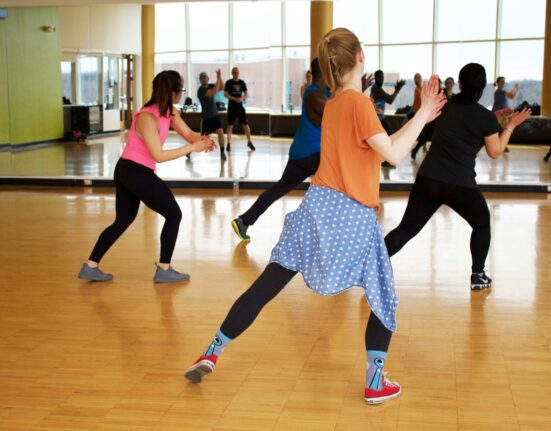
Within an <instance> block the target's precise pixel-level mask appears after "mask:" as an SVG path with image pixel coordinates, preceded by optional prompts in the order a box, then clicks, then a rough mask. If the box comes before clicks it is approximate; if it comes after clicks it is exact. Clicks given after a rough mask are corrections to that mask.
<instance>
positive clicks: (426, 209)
mask: <svg viewBox="0 0 551 431" xmlns="http://www.w3.org/2000/svg"><path fill="white" fill-rule="evenodd" d="M441 205H447V206H449V207H450V208H451V209H453V210H454V211H455V212H457V213H458V214H459V215H460V216H461V217H463V218H464V219H465V220H466V221H467V223H469V225H471V227H472V228H473V232H472V234H471V256H472V271H473V272H482V271H483V270H484V262H485V261H486V256H487V255H488V250H489V248H490V211H489V209H488V205H487V204H486V200H485V199H484V196H482V193H481V192H480V189H479V188H478V187H477V188H468V187H461V186H456V185H454V184H449V183H445V182H442V181H438V180H434V179H431V178H427V177H423V176H421V175H417V178H416V179H415V184H414V185H413V188H412V189H411V193H410V195H409V200H408V204H407V208H406V212H405V213H404V216H403V218H402V221H401V222H400V224H399V225H398V227H397V228H396V229H394V230H392V231H391V232H389V233H388V235H387V236H386V237H385V243H386V248H387V250H388V254H389V256H393V255H394V254H396V253H397V252H398V251H400V249H401V248H402V247H403V246H404V245H405V244H406V243H407V242H408V241H409V240H410V239H412V238H413V237H414V236H415V235H417V234H418V233H419V231H421V229H422V228H423V226H424V225H425V224H426V223H427V222H428V221H429V219H430V218H431V217H432V215H433V214H434V213H435V212H436V210H437V209H438V208H439V207H440V206H441Z"/></svg>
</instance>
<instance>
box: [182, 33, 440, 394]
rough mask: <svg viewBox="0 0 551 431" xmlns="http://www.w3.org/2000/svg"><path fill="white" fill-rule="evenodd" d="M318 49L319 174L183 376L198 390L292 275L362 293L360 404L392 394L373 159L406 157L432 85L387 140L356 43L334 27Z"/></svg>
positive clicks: (391, 326)
mask: <svg viewBox="0 0 551 431" xmlns="http://www.w3.org/2000/svg"><path fill="white" fill-rule="evenodd" d="M318 52H319V56H318V57H319V61H320V68H321V70H322V72H323V76H324V78H325V81H326V82H327V83H328V85H329V87H330V89H331V93H332V95H333V96H332V98H331V99H330V100H328V101H327V102H326V104H325V109H324V113H323V119H322V135H321V161H320V166H319V169H318V171H317V172H316V174H315V175H314V177H313V179H312V184H311V186H310V188H309V189H308V191H307V192H306V195H305V197H304V200H303V201H302V203H301V204H300V206H299V208H298V209H297V210H296V211H294V212H291V213H289V214H288V215H287V216H286V217H285V225H284V227H283V232H282V234H281V237H280V239H279V242H278V243H277V245H276V246H275V248H274V249H273V251H272V256H271V259H270V263H269V264H268V266H267V267H266V269H265V270H264V272H263V273H262V274H261V275H260V277H258V279H257V280H256V281H255V282H254V283H253V284H252V286H251V287H250V288H249V289H248V290H247V291H246V292H245V293H243V295H241V297H240V298H239V299H238V300H237V301H236V302H235V304H234V305H233V306H232V308H231V309H230V311H229V314H228V315H227V317H226V319H225V320H224V322H223V323H222V326H221V327H220V330H219V331H218V332H217V334H216V338H215V340H214V341H213V343H212V344H211V345H210V346H209V347H208V349H207V350H206V351H205V353H204V354H203V355H201V357H200V358H199V359H198V360H197V361H196V362H195V364H194V365H193V366H191V367H190V368H189V369H188V370H187V372H186V373H185V376H186V378H188V379H189V380H191V381H192V382H194V383H198V382H200V381H201V380H202V378H203V377H204V375H205V374H208V373H210V372H212V371H213V370H214V367H215V365H216V361H217V359H218V356H219V355H220V354H221V352H222V350H223V349H224V348H225V347H226V346H227V345H228V344H229V343H230V342H231V341H232V340H233V339H234V338H236V337H238V336H239V335H241V334H242V333H243V332H244V331H245V330H246V329H247V328H248V327H249V326H250V325H251V324H252V323H253V321H254V320H255V319H256V317H257V316H258V314H259V313H260V311H261V310H262V308H263V307H264V306H265V305H266V304H267V303H268V302H269V301H271V300H272V299H273V298H274V297H275V296H277V294H278V293H279V292H280V291H281V290H282V289H283V288H284V287H285V286H286V285H287V284H288V283H289V281H290V280H291V279H292V278H293V277H294V276H295V275H296V274H297V272H300V273H301V274H302V276H303V278H304V280H305V282H306V284H307V286H308V287H309V288H311V289H312V290H313V291H315V292H317V293H319V294H322V295H336V294H338V293H340V292H342V291H344V290H346V289H348V288H351V287H354V286H358V287H363V288H364V289H365V297H366V299H367V301H368V303H369V305H370V307H371V310H372V313H371V315H370V317H369V320H368V324H367V327H366V332H365V343H366V349H367V364H368V366H367V373H366V386H365V392H364V397H365V400H366V401H367V402H368V403H371V404H377V403H381V402H384V401H386V400H388V399H390V398H394V397H396V396H398V395H399V394H400V392H401V387H400V385H399V384H398V383H394V382H391V381H389V380H388V379H387V378H386V377H385V375H384V373H383V365H384V361H385V358H386V355H387V350H388V346H389V344H390V338H391V335H392V332H391V331H394V330H395V328H396V322H395V312H396V307H397V304H398V300H397V298H396V295H395V294H394V281H393V276H392V268H391V265H390V261H389V259H388V255H387V252H386V247H385V245H384V241H383V237H382V233H381V229H380V227H379V224H378V222H377V217H376V209H377V207H378V206H379V177H380V161H381V158H385V159H386V160H389V161H391V162H394V163H398V162H400V160H402V159H403V158H404V157H405V156H406V155H407V154H408V153H409V151H410V150H411V147H412V146H413V143H414V141H415V137H416V136H417V135H418V134H419V132H420V131H421V129H422V128H423V126H424V124H425V123H426V122H427V121H430V120H431V119H432V118H434V117H435V116H436V115H438V112H439V110H440V107H441V106H442V104H443V103H444V102H443V101H442V99H443V96H442V95H441V94H439V93H438V79H437V78H436V77H432V78H431V80H430V82H429V85H428V87H425V89H424V90H423V94H422V107H421V109H420V110H419V112H418V113H417V115H416V116H415V117H414V118H413V119H412V120H411V121H409V122H408V123H407V124H406V125H405V126H404V127H403V128H402V129H401V130H400V132H399V133H397V134H396V135H394V136H391V137H389V136H388V135H387V134H386V133H385V130H384V129H383V127H382V125H381V123H380V121H379V120H378V118H377V114H376V113H375V109H374V107H373V103H372V102H371V100H370V99H369V97H367V96H365V95H364V94H363V93H362V75H363V70H364V65H365V61H364V54H363V51H362V48H361V44H360V42H359V40H358V38H357V37H356V36H355V35H354V34H353V33H351V32H350V31H348V30H346V29H343V28H338V29H334V30H331V31H330V32H329V33H328V34H327V35H326V36H325V37H324V38H323V39H322V40H321V42H320V44H319V47H318ZM219 341H222V344H221V345H218V344H219ZM210 353H212V354H210Z"/></svg>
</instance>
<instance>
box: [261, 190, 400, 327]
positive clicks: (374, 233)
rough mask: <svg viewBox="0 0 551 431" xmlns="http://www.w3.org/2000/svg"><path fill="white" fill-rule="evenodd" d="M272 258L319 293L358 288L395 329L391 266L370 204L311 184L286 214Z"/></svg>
mask: <svg viewBox="0 0 551 431" xmlns="http://www.w3.org/2000/svg"><path fill="white" fill-rule="evenodd" d="M270 262H276V263H279V264H280V265H281V266H284V267H285V268H287V269H291V270H294V271H298V272H300V273H301V274H302V276H303V278H304V281H305V283H306V285H307V286H308V287H309V288H310V289H312V290H313V291H314V292H316V293H319V294H320V295H337V294H338V293H341V292H343V291H344V290H347V289H350V288H351V287H362V288H363V289H365V296H366V299H367V301H368V303H369V306H370V307H371V310H372V311H373V312H374V313H375V315H376V316H377V317H378V318H379V320H380V321H381V322H382V323H383V324H384V325H385V327H386V328H388V329H389V330H391V331H394V330H396V308H397V306H398V298H397V296H396V294H395V293H394V278H393V275H392V266H391V264H390V259H389V257H388V253H387V250H386V246H385V242H384V238H383V234H382V232H381V228H380V226H379V223H378V222H377V217H376V214H375V210H374V209H373V208H369V207H367V206H365V205H363V204H361V203H360V202H358V201H356V200H354V199H351V198H349V197H348V196H346V195H345V194H344V193H341V192H338V191H336V190H333V189H330V188H327V187H321V186H310V188H309V189H308V191H307V192H306V196H305V197H304V200H303V201H302V203H301V204H300V206H299V207H298V209H297V210H296V211H293V212H291V213H289V214H287V215H286V216H285V223H284V226H283V232H282V233H281V237H280V238H279V241H278V243H277V244H276V246H275V247H274V249H273V250H272V256H271V258H270Z"/></svg>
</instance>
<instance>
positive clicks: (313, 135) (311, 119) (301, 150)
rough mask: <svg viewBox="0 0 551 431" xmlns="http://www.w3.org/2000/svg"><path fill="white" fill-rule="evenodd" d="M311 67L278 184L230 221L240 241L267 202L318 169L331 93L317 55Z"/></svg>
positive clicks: (267, 204)
mask: <svg viewBox="0 0 551 431" xmlns="http://www.w3.org/2000/svg"><path fill="white" fill-rule="evenodd" d="M311 68H312V69H311V70H312V84H311V85H310V86H308V88H307V89H306V92H305V93H304V97H303V99H302V113H301V115H300V123H299V127H298V130H297V131H296V133H295V136H294V138H293V142H292V143H291V148H290V149H289V160H288V161H287V165H286V166H285V169H284V171H283V175H282V176H281V178H280V179H279V181H278V182H277V183H275V184H274V185H273V186H272V187H270V188H269V189H268V190H266V191H265V192H263V193H262V194H261V195H260V196H259V197H258V199H257V200H256V201H255V203H254V204H253V205H252V206H251V207H250V208H249V209H248V210H247V211H246V212H245V213H243V214H241V215H240V216H239V217H237V218H236V219H235V220H233V221H232V226H233V229H234V230H235V233H236V234H237V236H238V237H239V238H240V239H241V240H248V239H250V237H249V235H247V229H248V228H249V226H252V225H253V224H254V223H255V222H256V221H257V220H258V218H259V217H260V216H261V215H262V214H264V212H265V211H266V210H267V209H268V208H269V207H270V205H272V204H273V203H274V202H275V201H276V200H278V199H279V198H281V197H282V196H284V195H286V194H287V193H289V192H290V191H291V190H292V189H294V188H295V187H296V186H298V185H299V184H301V183H302V182H303V181H304V180H305V179H306V178H308V177H310V176H312V175H314V173H315V172H316V171H317V170H318V166H319V162H320V139H321V118H322V115H323V108H324V107H325V102H326V101H327V98H328V97H329V96H330V94H329V91H328V90H327V88H326V86H325V83H324V81H323V76H322V73H321V70H320V67H319V61H318V59H317V58H314V60H312V64H311Z"/></svg>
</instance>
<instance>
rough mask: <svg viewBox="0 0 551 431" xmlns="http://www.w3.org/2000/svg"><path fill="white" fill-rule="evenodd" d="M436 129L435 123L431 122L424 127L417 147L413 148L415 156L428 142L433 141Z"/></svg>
mask: <svg viewBox="0 0 551 431" xmlns="http://www.w3.org/2000/svg"><path fill="white" fill-rule="evenodd" d="M434 127H435V122H434V121H431V122H430V123H428V124H425V127H423V130H422V131H421V133H420V135H419V139H418V140H417V145H415V147H414V148H413V150H412V152H413V153H414V154H415V153H417V151H419V149H420V148H421V147H422V146H423V145H425V144H426V143H427V142H428V141H430V140H431V139H432V135H433V134H434Z"/></svg>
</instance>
